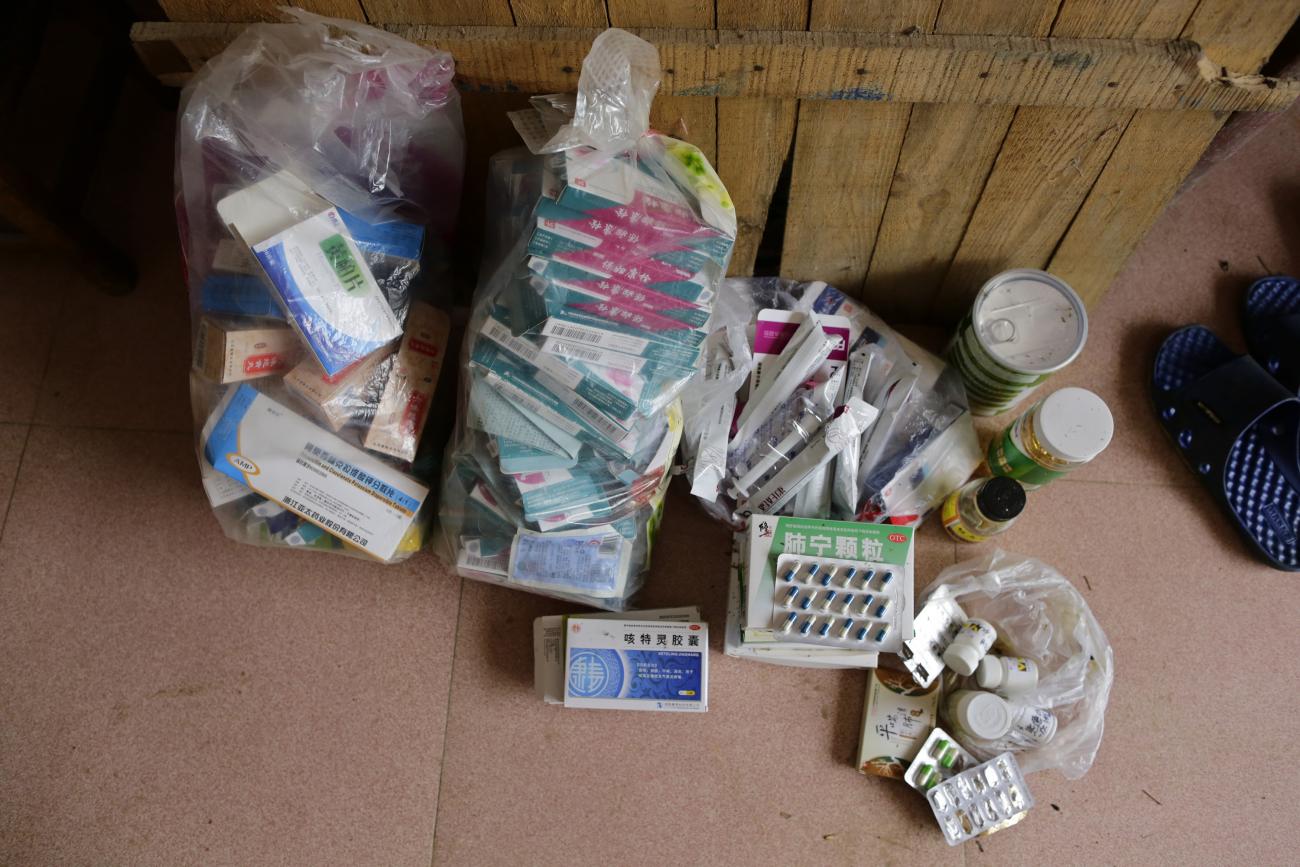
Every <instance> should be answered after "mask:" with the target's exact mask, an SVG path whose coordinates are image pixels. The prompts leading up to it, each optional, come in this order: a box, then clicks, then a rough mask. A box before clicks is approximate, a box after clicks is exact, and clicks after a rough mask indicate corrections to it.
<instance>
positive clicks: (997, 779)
mask: <svg viewBox="0 0 1300 867" xmlns="http://www.w3.org/2000/svg"><path fill="white" fill-rule="evenodd" d="M926 800H928V801H929V802H930V809H931V810H933V811H934V818H935V820H936V821H938V823H939V827H940V828H942V829H943V836H944V839H946V840H947V841H948V845H949V846H956V845H958V844H960V843H964V842H966V841H967V840H969V839H971V838H972V837H976V836H978V835H981V834H991V833H993V832H994V831H997V830H1000V829H1002V828H1005V827H1007V826H1008V825H1013V824H1015V823H1016V822H1018V821H1020V819H1021V817H1023V816H1024V814H1025V813H1026V812H1028V811H1029V808H1030V807H1032V806H1033V805H1034V798H1033V796H1032V795H1030V794H1029V788H1028V787H1027V786H1026V785H1025V777H1024V774H1022V773H1021V771H1020V766H1019V765H1018V764H1017V763H1016V759H1015V756H1013V755H1012V754H1011V753H1002V754H1001V755H999V756H996V757H994V758H993V759H991V760H989V761H987V762H985V763H984V764H982V765H976V766H975V767H973V768H970V769H968V770H965V771H962V772H961V773H960V774H956V775H955V776H953V777H952V778H951V779H949V780H945V781H943V782H942V783H939V784H938V785H936V786H933V787H932V788H930V790H929V791H928V792H926Z"/></svg>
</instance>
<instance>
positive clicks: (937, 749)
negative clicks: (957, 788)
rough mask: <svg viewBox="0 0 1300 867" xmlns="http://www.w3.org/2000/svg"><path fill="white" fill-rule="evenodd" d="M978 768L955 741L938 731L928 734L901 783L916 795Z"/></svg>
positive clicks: (945, 733)
mask: <svg viewBox="0 0 1300 867" xmlns="http://www.w3.org/2000/svg"><path fill="white" fill-rule="evenodd" d="M977 764H979V760H977V759H976V758H975V757H974V756H972V755H971V754H970V753H969V752H967V751H966V749H965V748H964V747H963V746H962V745H961V744H959V743H957V741H956V739H955V738H954V737H953V736H952V735H950V734H948V733H947V732H946V731H944V730H943V729H941V728H938V727H935V728H934V729H932V730H931V731H930V734H929V736H928V737H927V738H926V739H925V742H924V743H923V744H921V749H920V750H918V751H917V753H916V757H915V758H914V759H912V763H911V764H910V765H908V766H907V771H906V772H905V773H904V774H903V782H905V783H907V784H908V785H909V786H911V787H912V788H913V789H916V790H917V791H919V792H922V793H924V792H928V791H929V790H930V789H932V788H934V787H935V786H937V785H938V784H939V783H941V782H943V781H944V780H947V779H950V778H952V777H954V776H956V775H957V774H959V773H961V772H962V771H964V770H966V769H968V768H973V767H975V766H976V765H977Z"/></svg>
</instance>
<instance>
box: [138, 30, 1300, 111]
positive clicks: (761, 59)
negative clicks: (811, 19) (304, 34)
mask: <svg viewBox="0 0 1300 867" xmlns="http://www.w3.org/2000/svg"><path fill="white" fill-rule="evenodd" d="M244 26H246V25H239V24H186V23H175V22H143V23H139V24H136V25H135V26H134V27H133V28H132V30H131V36H132V40H133V41H134V42H135V43H136V45H137V46H138V47H140V48H141V49H142V50H140V56H141V58H142V59H143V60H144V61H145V62H146V63H149V62H150V61H151V60H152V59H154V58H157V57H159V56H165V53H164V52H160V51H156V50H147V49H145V46H151V45H156V43H159V42H165V43H171V44H173V45H174V46H175V47H176V48H177V49H178V53H179V55H180V56H181V57H184V58H186V59H187V61H188V63H189V66H190V68H189V69H174V68H156V69H154V70H153V72H154V73H155V74H156V75H157V76H158V77H159V79H160V80H162V81H164V82H165V83H169V84H178V83H181V82H183V81H184V80H185V79H186V78H187V77H188V75H189V74H190V73H192V72H194V71H195V70H197V69H198V67H199V66H200V65H201V64H202V63H203V62H204V61H205V60H207V59H208V58H210V57H212V56H213V55H215V54H216V53H217V52H219V51H220V50H221V49H222V48H224V47H225V46H226V45H227V44H229V42H230V41H231V40H232V39H233V38H234V37H235V36H236V35H237V34H238V33H239V32H240V30H242V28H243V27H244ZM267 26H290V25H267ZM387 29H388V30H390V31H392V32H394V33H396V34H398V35H400V36H402V37H404V38H406V39H410V40H411V41H413V42H416V43H419V44H421V45H426V46H429V47H432V48H440V49H443V50H446V51H450V52H451V53H452V55H453V56H454V57H455V58H456V69H457V75H458V78H459V80H460V84H461V86H462V87H463V88H466V89H471V90H476V91H481V92H493V91H497V92H501V91H504V92H525V93H541V92H553V91H565V90H573V89H574V88H575V87H576V86H577V82H578V70H579V69H580V68H581V66H582V59H583V57H584V56H585V55H586V53H587V49H588V48H590V46H591V41H592V39H594V38H595V36H596V35H597V34H598V33H599V31H598V30H595V29H587V28H556V27H434V26H427V25H409V24H404V25H388V26H387ZM634 32H636V33H637V34H638V35H640V36H642V37H644V38H645V39H647V40H649V41H650V42H652V43H654V44H655V45H656V46H657V47H658V48H659V52H660V58H661V61H662V64H663V67H664V81H663V87H662V90H661V93H663V94H664V95H666V96H747V97H779V98H793V97H797V98H800V99H812V100H827V101H865V102H895V103H965V104H974V105H1028V106H1066V107H1073V108H1130V109H1131V108H1142V109H1159V110H1202V111H1260V110H1264V111H1272V110H1278V109H1282V108H1286V107H1287V106H1289V105H1290V104H1291V103H1292V102H1293V101H1294V100H1295V99H1296V97H1297V96H1300V80H1297V79H1277V78H1268V77H1265V76H1260V75H1249V74H1247V75H1238V74H1234V73H1232V72H1231V71H1228V70H1225V69H1224V68H1223V66H1221V65H1220V64H1218V63H1216V62H1215V61H1214V58H1213V56H1210V57H1206V56H1205V54H1204V53H1203V52H1202V51H1201V49H1200V47H1199V46H1198V45H1197V44H1196V43H1195V42H1191V41H1187V40H1163V41H1160V40H1128V39H1057V38H1033V37H1017V36H967V35H937V34H935V35H895V34H871V33H842V32H802V31H736V30H725V31H719V30H684V29H675V30H658V29H638V30H635V31H634Z"/></svg>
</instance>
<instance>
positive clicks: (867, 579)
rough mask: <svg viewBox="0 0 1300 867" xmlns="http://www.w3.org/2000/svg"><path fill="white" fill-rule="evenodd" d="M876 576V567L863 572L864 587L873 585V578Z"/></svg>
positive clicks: (864, 588)
mask: <svg viewBox="0 0 1300 867" xmlns="http://www.w3.org/2000/svg"><path fill="white" fill-rule="evenodd" d="M875 577H876V570H875V569H867V570H865V571H864V572H863V573H862V589H863V590H866V589H867V588H868V587H870V586H871V579H872V578H875Z"/></svg>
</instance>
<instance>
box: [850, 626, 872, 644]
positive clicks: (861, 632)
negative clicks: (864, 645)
mask: <svg viewBox="0 0 1300 867" xmlns="http://www.w3.org/2000/svg"><path fill="white" fill-rule="evenodd" d="M867 631H868V630H867V627H865V626H863V627H861V628H860V629H858V631H857V632H855V633H854V634H853V637H854V638H856V639H857V640H858V641H866V640H867Z"/></svg>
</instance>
